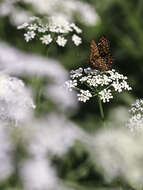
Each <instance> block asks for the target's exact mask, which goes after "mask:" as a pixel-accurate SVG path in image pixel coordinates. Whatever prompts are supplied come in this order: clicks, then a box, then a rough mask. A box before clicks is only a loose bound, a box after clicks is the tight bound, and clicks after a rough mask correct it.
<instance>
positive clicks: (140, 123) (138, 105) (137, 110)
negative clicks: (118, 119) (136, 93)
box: [127, 99, 143, 131]
mask: <svg viewBox="0 0 143 190" xmlns="http://www.w3.org/2000/svg"><path fill="white" fill-rule="evenodd" d="M129 112H130V114H131V117H130V119H129V121H128V122H127V127H128V128H129V129H130V130H131V131H141V130H142V129H143V99H137V100H136V102H135V103H134V104H132V106H131V109H130V110H129Z"/></svg>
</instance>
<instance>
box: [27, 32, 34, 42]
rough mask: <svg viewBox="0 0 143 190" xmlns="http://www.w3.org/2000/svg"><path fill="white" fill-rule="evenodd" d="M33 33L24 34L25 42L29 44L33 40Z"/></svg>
mask: <svg viewBox="0 0 143 190" xmlns="http://www.w3.org/2000/svg"><path fill="white" fill-rule="evenodd" d="M35 35H36V34H35V32H34V31H28V32H27V33H25V34H24V37H25V40H26V42H29V41H30V40H32V39H34V37H35Z"/></svg>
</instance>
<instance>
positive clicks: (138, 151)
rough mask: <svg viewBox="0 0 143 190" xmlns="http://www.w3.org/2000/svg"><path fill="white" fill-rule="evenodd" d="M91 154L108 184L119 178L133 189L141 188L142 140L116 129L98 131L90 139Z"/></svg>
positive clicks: (142, 176) (142, 174)
mask: <svg viewBox="0 0 143 190" xmlns="http://www.w3.org/2000/svg"><path fill="white" fill-rule="evenodd" d="M92 140H93V144H92V143H91V144H92V145H91V147H92V148H91V154H92V156H93V160H95V163H96V166H97V167H98V168H99V171H100V172H102V174H103V176H104V177H105V179H106V180H107V181H108V182H111V181H112V180H114V179H115V178H118V177H120V178H121V179H123V180H124V181H126V182H127V183H129V184H130V185H131V186H132V187H133V188H135V189H141V187H142V186H143V181H142V178H143V165H142V160H143V149H142V146H143V138H142V134H140V135H139V136H136V137H135V136H133V135H132V134H131V133H129V131H126V130H123V128H122V129H119V128H118V129H117V128H108V129H107V130H100V131H99V132H97V134H96V135H95V136H94V137H93V138H92Z"/></svg>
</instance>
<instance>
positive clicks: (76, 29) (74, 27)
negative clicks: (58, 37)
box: [70, 23, 82, 34]
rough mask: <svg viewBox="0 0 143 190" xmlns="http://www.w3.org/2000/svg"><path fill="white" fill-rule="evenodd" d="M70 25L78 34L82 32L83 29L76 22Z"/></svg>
mask: <svg viewBox="0 0 143 190" xmlns="http://www.w3.org/2000/svg"><path fill="white" fill-rule="evenodd" d="M70 26H71V27H72V28H73V29H74V30H75V31H76V32H77V33H78V34H79V33H81V32H82V30H81V29H80V28H79V27H78V26H76V25H75V24H74V23H72V24H71V25H70Z"/></svg>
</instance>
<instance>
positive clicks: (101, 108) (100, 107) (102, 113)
mask: <svg viewBox="0 0 143 190" xmlns="http://www.w3.org/2000/svg"><path fill="white" fill-rule="evenodd" d="M97 99H98V104H99V110H100V115H101V119H102V121H103V125H104V127H106V125H105V121H104V111H103V106H102V102H101V99H100V96H97Z"/></svg>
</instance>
